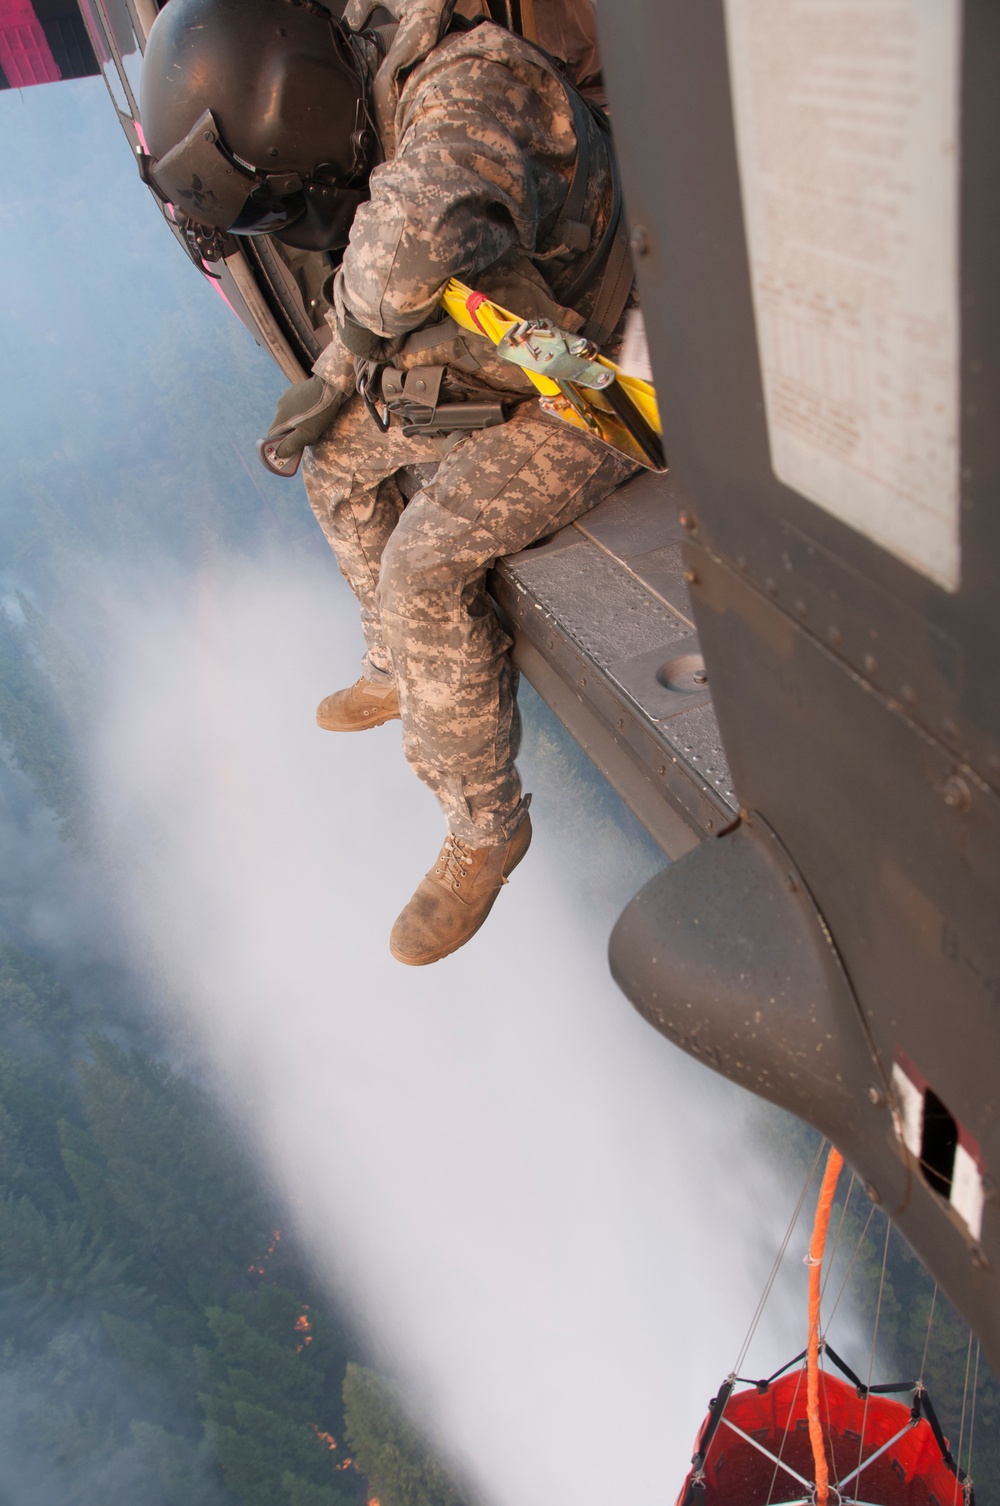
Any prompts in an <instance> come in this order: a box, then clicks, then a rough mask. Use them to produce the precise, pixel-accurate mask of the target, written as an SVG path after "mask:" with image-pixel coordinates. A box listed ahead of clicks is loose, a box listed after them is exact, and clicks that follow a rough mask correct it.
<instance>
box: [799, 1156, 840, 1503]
mask: <svg viewBox="0 0 1000 1506" xmlns="http://www.w3.org/2000/svg"><path fill="white" fill-rule="evenodd" d="M843 1164H844V1158H843V1156H842V1155H841V1154H840V1151H839V1150H837V1149H835V1147H834V1146H832V1145H831V1146H830V1154H829V1156H828V1157H827V1162H826V1171H825V1172H824V1173H823V1185H822V1186H821V1187H820V1190H819V1202H818V1203H817V1204H816V1219H815V1222H814V1223H813V1232H812V1239H811V1240H810V1242H809V1350H808V1359H807V1388H806V1416H807V1417H808V1419H809V1442H810V1443H811V1444H812V1451H813V1464H814V1467H815V1470H816V1506H827V1500H828V1499H829V1492H830V1474H829V1470H828V1469H827V1463H826V1450H825V1448H824V1447H823V1426H822V1423H821V1422H820V1416H819V1293H820V1277H821V1276H822V1274H823V1251H824V1250H825V1249H826V1231H827V1229H828V1228H829V1227H830V1209H831V1207H832V1206H833V1194H834V1193H835V1192H836V1190H837V1179H838V1177H839V1176H840V1168H841V1167H842V1166H843Z"/></svg>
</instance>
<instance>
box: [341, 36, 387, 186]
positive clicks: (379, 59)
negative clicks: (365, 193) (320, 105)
mask: <svg viewBox="0 0 1000 1506" xmlns="http://www.w3.org/2000/svg"><path fill="white" fill-rule="evenodd" d="M390 30H391V33H392V35H394V34H395V31H396V28H395V27H392V28H390V27H388V26H380V27H373V28H372V29H371V30H370V31H361V32H349V33H348V37H347V42H348V46H349V47H350V50H351V53H352V55H353V57H354V59H355V62H356V63H357V67H358V73H359V75H360V77H361V97H360V99H359V100H358V113H357V119H356V121H355V128H354V131H353V133H352V136H351V142H352V144H353V146H354V169H353V171H354V176H355V177H361V176H362V175H364V176H367V174H368V173H370V172H371V170H372V168H373V167H374V166H375V160H376V156H375V154H376V151H380V149H381V145H382V143H381V140H380V138H379V134H378V130H377V128H376V125H375V117H374V113H373V111H372V104H371V101H372V86H373V84H374V82H375V75H376V73H377V72H378V70H379V68H380V67H381V65H382V63H383V61H384V59H385V56H386V54H387V53H388V51H389V47H390V45H391V43H392V35H386V33H387V32H390Z"/></svg>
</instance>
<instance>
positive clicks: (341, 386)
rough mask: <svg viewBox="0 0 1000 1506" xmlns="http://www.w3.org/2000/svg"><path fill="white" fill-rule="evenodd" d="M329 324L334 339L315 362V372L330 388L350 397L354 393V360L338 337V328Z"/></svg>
mask: <svg viewBox="0 0 1000 1506" xmlns="http://www.w3.org/2000/svg"><path fill="white" fill-rule="evenodd" d="M329 322H330V323H331V327H332V328H333V338H332V339H331V340H330V343H329V344H328V345H327V347H326V349H325V350H323V351H321V352H320V354H319V355H318V356H317V358H316V360H315V361H314V362H313V372H314V374H315V375H316V376H318V377H322V378H323V380H324V382H326V384H327V386H328V387H334V388H336V390H337V391H338V392H342V393H343V394H344V396H345V397H349V396H350V394H351V393H352V392H353V391H354V358H353V356H352V355H351V352H350V351H349V350H348V349H347V347H346V346H345V344H344V342H343V340H341V338H340V336H339V335H338V333H337V330H336V326H335V325H333V323H332V321H329Z"/></svg>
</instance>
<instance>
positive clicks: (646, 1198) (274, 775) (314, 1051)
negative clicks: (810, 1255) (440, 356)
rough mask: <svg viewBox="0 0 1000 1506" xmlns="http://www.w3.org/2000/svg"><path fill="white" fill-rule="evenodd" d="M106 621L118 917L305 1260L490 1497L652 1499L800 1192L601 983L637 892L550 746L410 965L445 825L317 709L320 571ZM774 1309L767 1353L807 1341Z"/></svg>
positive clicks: (383, 748)
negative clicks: (395, 946)
mask: <svg viewBox="0 0 1000 1506" xmlns="http://www.w3.org/2000/svg"><path fill="white" fill-rule="evenodd" d="M113 610H114V612H115V613H116V621H115V628H116V633H115V639H116V643H117V663H116V665H114V666H113V669H114V672H113V675H112V682H113V684H114V694H113V697H112V698H111V701H110V704H109V705H108V707H107V708H106V714H105V715H104V717H103V720H102V733H101V740H100V745H99V746H98V747H97V748H96V750H95V757H94V771H95V776H94V777H95V781H96V785H97V793H98V796H99V799H100V802H101V804H102V806H103V808H104V812H105V820H106V824H107V828H108V830H109V832H110V834H111V835H110V838H109V844H110V847H109V850H110V857H111V860H112V862H113V864H114V866H115V868H116V869H117V871H118V872H119V873H120V874H121V875H122V883H121V894H122V906H123V911H124V914H125V917H126V921H127V924H128V925H129V926H130V928H131V934H132V936H133V938H134V946H135V949H136V953H137V955H138V956H139V957H140V958H141V959H142V960H143V961H144V963H145V966H146V967H147V969H148V970H149V972H150V973H152V974H156V975H157V977H158V981H159V984H160V986H161V988H162V989H163V990H164V991H165V992H167V993H169V995H170V996H171V998H172V1000H173V1007H174V1008H176V1009H177V1010H179V1011H183V1012H184V1014H185V1015H186V1019H187V1021H188V1022H189V1024H190V1026H192V1027H193V1028H194V1030H195V1031H196V1032H197V1034H198V1036H199V1037H200V1040H201V1042H202V1045H203V1050H204V1052H205V1054H206V1057H207V1059H208V1060H209V1061H210V1062H211V1064H212V1067H213V1070H214V1072H215V1074H216V1075H217V1077H218V1080H219V1082H220V1084H221V1085H222V1087H223V1090H224V1092H225V1093H226V1094H227V1095H228V1096H229V1098H230V1100H231V1101H232V1102H233V1103H234V1104H235V1105H236V1106H237V1108H238V1110H239V1112H240V1115H241V1117H242V1118H243V1119H244V1121H246V1122H249V1123H250V1124H251V1125H252V1132H253V1134H254V1135H255V1137H256V1141H257V1149H258V1151H259V1154H260V1155H261V1157H262V1158H263V1159H264V1160H265V1162H266V1164H267V1166H268V1168H269V1171H270V1174H271V1176H272V1177H273V1179H274V1180H275V1182H276V1183H277V1184H278V1185H280V1187H281V1188H282V1189H283V1191H284V1194H285V1196H286V1197H287V1199H288V1201H289V1204H290V1207H291V1209H292V1216H293V1218H294V1219H295V1220H296V1222H297V1232H298V1233H299V1235H300V1236H301V1237H302V1238H303V1239H304V1240H305V1241H306V1242H307V1244H308V1247H309V1248H310V1250H311V1252H312V1255H313V1257H314V1259H315V1262H316V1265H317V1267H318V1269H319V1270H320V1271H321V1272H322V1273H323V1275H324V1276H325V1277H326V1279H327V1280H328V1282H329V1284H330V1287H331V1289H332V1290H335V1291H337V1292H338V1293H339V1294H342V1295H346V1297H347V1299H348V1300H349V1302H350V1304H351V1306H352V1308H353V1311H354V1312H355V1313H356V1314H357V1317H358V1321H359V1324H360V1325H361V1327H362V1328H363V1330H364V1332H365V1334H366V1335H367V1337H368V1339H369V1341H370V1343H371V1344H372V1346H373V1348H374V1351H375V1352H376V1354H377V1356H378V1357H379V1359H380V1360H381V1361H382V1362H383V1363H385V1364H387V1365H390V1366H391V1367H392V1368H393V1369H394V1371H395V1372H396V1373H397V1374H398V1375H399V1376H400V1377H401V1378H402V1380H403V1383H404V1386H405V1387H406V1389H407V1391H408V1394H409V1396H410V1397H411V1399H412V1402H413V1405H414V1407H415V1409H416V1410H417V1411H418V1412H419V1413H420V1414H421V1415H422V1417H423V1418H424V1420H425V1421H427V1422H428V1423H429V1425H430V1426H431V1427H432V1428H433V1430H434V1431H435V1432H436V1433H437V1434H438V1435H439V1436H440V1438H441V1439H442V1440H443V1443H444V1445H445V1447H446V1449H447V1451H448V1452H449V1454H450V1456H451V1457H452V1459H453V1460H455V1461H456V1462H457V1464H458V1465H459V1467H460V1468H461V1469H462V1471H463V1472H464V1473H465V1476H466V1478H467V1479H468V1480H469V1481H470V1482H471V1483H472V1485H473V1486H474V1487H475V1489H476V1490H477V1491H478V1492H479V1493H480V1494H481V1496H482V1497H483V1498H484V1499H485V1500H487V1501H490V1502H494V1503H496V1506H552V1503H553V1502H560V1503H561V1502H573V1503H574V1506H607V1503H608V1502H609V1501H610V1500H612V1499H614V1500H625V1501H628V1502H629V1503H631V1506H655V1503H669V1502H671V1501H672V1500H673V1498H674V1496H675V1494H676V1492H677V1489H678V1488H679V1485H680V1482H681V1479H682V1477H683V1475H684V1473H685V1470H686V1468H687V1460H688V1457H689V1455H690V1453H691V1448H692V1443H693V1439H694V1435H695V1431H696V1428H697V1426H698V1424H699V1422H700V1420H701V1417H702V1416H703V1414H704V1410H705V1404H706V1402H707V1401H708V1398H709V1397H710V1396H711V1395H712V1394H713V1392H714V1390H715V1388H716V1386H717V1385H718V1383H719V1381H720V1380H721V1379H722V1377H723V1376H724V1375H725V1374H726V1372H727V1371H728V1369H729V1368H730V1366H731V1365H732V1363H733V1360H734V1359H735V1356H736V1352H737V1350H738V1348H739V1345H740V1342H741V1340H742V1338H743V1335H744V1332H745V1329H746V1326H747V1323H748V1320H749V1318H750V1316H751V1314H752V1312H753V1309H754V1306H755V1304H756V1301H757V1297H758V1295H759V1292H760V1289H761V1286H762V1283H763V1279H764V1277H765V1275H766V1270H767V1266H768V1264H769V1262H770V1258H771V1255H772V1254H773V1251H774V1249H775V1248H776V1246H777V1243H778V1241H779V1239H780V1237H781V1233H782V1232H783V1229H784V1225H785V1222H786V1220H787V1217H788V1213H789V1211H790V1205H791V1203H792V1202H793V1201H794V1192H790V1191H789V1190H788V1188H787V1187H786V1186H785V1185H783V1182H782V1180H781V1178H780V1176H779V1174H778V1172H777V1171H776V1170H775V1169H773V1168H769V1166H768V1165H767V1164H766V1160H765V1159H764V1158H761V1157H758V1156H757V1155H755V1153H754V1150H753V1125H754V1122H755V1121H754V1116H755V1115H756V1114H758V1112H759V1111H758V1110H757V1109H756V1108H755V1107H754V1106H753V1105H752V1101H751V1100H750V1099H749V1098H747V1097H745V1096H744V1095H741V1094H739V1093H737V1092H736V1091H735V1090H732V1089H730V1088H729V1087H728V1085H726V1084H724V1083H721V1082H720V1081H718V1080H717V1079H715V1078H714V1077H712V1076H711V1075H710V1074H709V1073H707V1072H705V1071H703V1070H702V1069H701V1068H699V1067H698V1066H696V1065H695V1064H694V1063H692V1062H690V1061H689V1060H688V1059H687V1058H685V1057H683V1056H682V1055H680V1054H679V1053H677V1052H676V1051H674V1050H673V1049H672V1048H671V1047H669V1046H668V1045H667V1043H666V1042H664V1041H663V1040H661V1039H660V1038H659V1037H658V1036H657V1035H655V1034H654V1033H653V1032H652V1031H651V1030H650V1029H649V1028H648V1027H647V1026H646V1025H645V1024H644V1023H643V1022H641V1021H640V1020H639V1018H638V1017H637V1016H636V1015H635V1014H634V1013H633V1012H632V1011H631V1010H630V1008H629V1007H628V1005H627V1003H626V1002H625V1000H624V999H623V998H622V996H621V995H620V994H619V993H618V992H617V990H616V989H615V987H614V985H613V984H612V982H611V980H610V977H609V976H608V973H607V966H606V960H605V947H606V939H607V933H608V930H609V928H610V925H611V923H612V921H613V919H614V916H615V914H616V913H617V911H618V909H619V908H620V907H621V904H622V903H624V901H625V900H626V899H627V898H628V897H629V892H628V890H627V889H622V887H621V884H622V880H621V879H620V878H619V879H615V880H614V881H613V882H612V881H609V884H608V887H607V889H606V890H605V891H603V892H602V886H601V883H600V873H601V869H602V865H603V863H604V861H605V855H604V853H603V851H602V845H601V843H600V841H595V839H594V838H593V837H592V835H591V833H590V832H589V830H588V826H587V822H586V806H585V804H584V805H582V806H576V807H575V806H574V804H573V801H572V799H570V798H569V797H568V796H567V794H566V792H565V791H560V790H559V789H557V788H555V777H556V776H555V774H554V773H553V772H552V771H551V770H547V769H546V767H545V766H544V763H543V764H541V765H540V766H539V767H538V768H536V770H535V771H534V786H535V796H536V798H535V805H534V807H533V817H534V820H535V832H536V835H535V844H534V847H533V850H532V852H531V853H530V855H529V857H528V858H527V860H526V861H525V863H524V864H523V866H522V868H521V869H519V871H518V873H517V875H516V876H515V878H514V880H513V881H512V883H511V884H510V886H509V888H507V889H505V890H504V891H503V892H502V894H501V896H500V899H499V901H498V903H497V907H496V909H495V911H494V913H493V916H492V917H491V919H490V921H489V922H488V923H487V926H486V927H485V928H484V930H483V931H482V932H481V933H480V934H479V936H478V937H477V938H476V939H475V940H474V941H473V942H472V943H470V944H469V945H468V946H467V947H466V948H465V949H464V950H463V951H461V952H460V953H458V954H456V955H455V956H454V957H452V958H449V959H447V960H446V961H444V962H442V963H440V964H438V965H436V966H435V967H432V968H427V969H409V968H404V967H401V966H400V965H398V964H397V963H395V962H394V961H393V960H392V959H391V958H390V956H389V954H388V951H387V937H388V932H389V929H390V927H391V924H392V922H393V920H394V918H395V916H396V914H397V912H398V911H399V909H400V908H401V907H402V905H403V904H404V903H405V901H406V899H407V898H408V897H409V894H410V893H411V891H412V889H413V887H414V886H415V884H416V883H417V881H418V880H419V878H420V877H421V875H422V874H423V872H424V871H425V869H426V868H427V867H429V865H430V863H431V861H432V859H433V857H434V856H435V854H436V852H437V849H438V846H439V844H440V842H441V840H442V836H443V831H442V826H441V819H440V815H439V813H438V810H437V807H436V805H435V803H434V801H433V800H432V798H431V797H430V796H429V795H428V793H427V792H426V791H425V790H424V789H423V787H422V786H421V785H420V784H419V783H418V782H417V781H416V779H415V778H414V776H413V775H412V774H411V773H410V771H409V769H408V768H407V766H406V764H405V762H404V760H403V758H402V755H401V752H400V733H399V728H398V726H397V725H390V726H387V727H383V728H381V729H379V730H377V731H372V732H368V733H365V734H362V735H358V736H354V737H339V738H338V737H334V736H331V735H330V734H324V733H321V732H319V731H318V730H317V729H316V728H315V726H314V725H313V707H314V705H315V704H316V702H317V701H318V700H319V699H320V698H321V697H322V696H323V695H325V694H327V693H328V692H329V691H331V690H333V689H334V688H336V687H337V686H339V685H343V684H347V683H350V681H351V680H352V679H353V678H354V677H355V675H356V673H357V668H356V665H357V659H358V656H359V651H360V644H359V638H358V631H357V625H356V612H355V609H354V605H353V601H352V600H351V598H350V596H349V595H348V593H347V591H346V589H344V588H343V587H342V586H341V585H340V583H339V581H336V582H335V580H334V578H333V568H332V565H331V566H329V567H324V566H323V565H322V564H321V563H319V562H316V561H312V562H308V563H303V562H301V561H300V562H298V563H296V564H294V565H293V564H290V563H288V562H282V561H273V560H272V561H270V562H261V563H258V564H248V563H247V562H245V561H244V562H242V563H230V564H226V565H223V566H220V567H219V568H214V569H209V568H206V569H205V570H204V571H203V572H202V573H201V574H200V576H199V577H198V578H197V580H196V581H195V583H194V585H193V586H192V585H191V583H190V581H189V580H180V579H179V580H177V581H176V582H174V583H173V584H172V585H168V584H165V583H164V582H163V580H162V577H160V578H158V582H157V584H156V586H155V587H152V586H151V587H150V588H149V589H148V590H144V595H143V599H142V600H141V601H140V600H138V599H137V600H135V601H133V602H131V603H121V602H120V603H119V604H118V605H117V606H116V607H115V608H113ZM574 809H576V810H577V811H578V815H579V816H580V820H579V824H578V825H577V826H575V828H574V829H569V828H568V827H567V826H566V824H565V823H566V821H567V819H568V818H567V812H572V811H573V810H574ZM560 819H561V820H562V822H563V823H564V824H563V825H562V826H561V827H560V824H559V823H560ZM581 870H583V871H585V872H586V873H587V875H588V877H589V881H590V883H591V885H593V884H594V882H595V875H597V898H596V899H591V900H588V901H587V902H586V903H584V902H583V901H582V900H581V891H580V887H579V885H578V883H577V877H576V875H577V874H578V873H579V872H580V871H581ZM616 885H617V889H618V892H615V889H616ZM784 1312H785V1307H784V1304H783V1303H781V1302H779V1303H777V1304H776V1305H775V1307H773V1308H772V1309H771V1310H770V1313H769V1317H768V1318H767V1320H766V1322H767V1324H768V1325H769V1326H768V1327H767V1328H766V1330H765V1331H763V1337H762V1339H761V1342H760V1344H759V1346H758V1349H757V1351H756V1352H755V1354H754V1355H753V1356H752V1357H751V1360H750V1361H749V1362H750V1363H753V1364H754V1366H755V1369H754V1373H766V1372H767V1370H768V1369H769V1368H775V1367H776V1366H777V1365H778V1364H780V1363H782V1362H783V1361H784V1360H786V1359H788V1358H790V1357H791V1354H792V1352H793V1347H792V1346H795V1347H798V1344H799V1340H800V1337H801V1335H800V1333H799V1331H798V1329H797V1328H795V1329H790V1328H789V1327H788V1325H787V1324H786V1322H785V1319H784Z"/></svg>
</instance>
